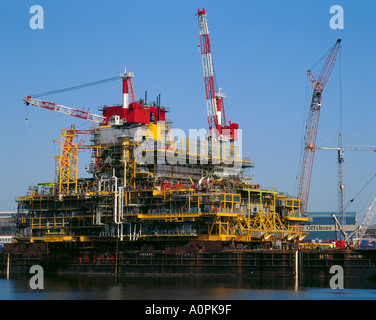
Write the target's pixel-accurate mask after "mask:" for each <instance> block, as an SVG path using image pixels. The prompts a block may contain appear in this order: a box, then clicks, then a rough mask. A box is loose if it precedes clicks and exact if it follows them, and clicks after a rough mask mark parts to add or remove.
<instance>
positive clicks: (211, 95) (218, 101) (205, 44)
mask: <svg viewBox="0 0 376 320" xmlns="http://www.w3.org/2000/svg"><path fill="white" fill-rule="evenodd" d="M206 14H207V11H206V9H202V10H200V9H198V11H197V14H196V15H197V16H198V24H199V32H200V48H201V55H202V67H203V71H204V82H205V93H206V106H207V113H208V124H209V130H210V131H211V132H212V130H215V129H216V130H217V131H218V135H219V137H222V138H223V137H227V138H230V139H231V140H237V129H238V128H239V125H238V124H237V123H231V122H229V123H227V121H226V115H225V109H224V103H223V98H225V97H226V95H225V94H224V93H222V92H220V91H219V90H218V89H217V86H216V83H215V77H214V64H213V58H212V53H211V46H210V37H209V29H208V23H207V19H206ZM226 130H227V132H226ZM213 138H214V137H213ZM217 138H218V137H217Z"/></svg>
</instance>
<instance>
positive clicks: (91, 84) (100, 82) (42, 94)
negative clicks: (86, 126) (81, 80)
mask: <svg viewBox="0 0 376 320" xmlns="http://www.w3.org/2000/svg"><path fill="white" fill-rule="evenodd" d="M118 79H119V76H116V77H111V78H107V79H103V80H99V81H95V82H89V83H85V84H81V85H78V86H73V87H68V88H64V89H58V90H52V91H47V92H42V93H38V94H32V95H31V96H32V97H33V98H38V97H42V96H49V95H52V94H57V93H63V92H67V91H71V90H77V89H83V88H87V87H91V86H96V85H99V84H103V83H107V82H111V81H114V80H118Z"/></svg>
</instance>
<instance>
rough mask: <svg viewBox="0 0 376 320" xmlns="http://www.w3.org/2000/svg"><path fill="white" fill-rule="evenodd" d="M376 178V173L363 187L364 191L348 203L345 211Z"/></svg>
mask: <svg viewBox="0 0 376 320" xmlns="http://www.w3.org/2000/svg"><path fill="white" fill-rule="evenodd" d="M375 177H376V173H375V174H374V175H373V176H372V178H371V179H369V180H368V182H367V183H366V184H365V185H364V186H363V188H362V189H360V191H359V192H358V193H357V194H356V195H355V196H354V197H353V198H352V199H351V200H350V201H349V202H348V203H347V205H346V207H345V210H346V209H347V208H348V207H349V206H350V205H351V204H352V203H353V202H354V200H355V198H356V197H357V196H358V195H359V194H360V193H361V192H362V191H363V190H364V189H365V188H366V187H367V186H368V185H369V184H370V183H371V181H372V180H373V179H374V178H375Z"/></svg>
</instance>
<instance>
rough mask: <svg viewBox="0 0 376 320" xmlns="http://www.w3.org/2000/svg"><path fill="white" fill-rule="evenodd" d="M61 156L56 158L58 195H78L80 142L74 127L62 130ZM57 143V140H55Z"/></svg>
mask: <svg viewBox="0 0 376 320" xmlns="http://www.w3.org/2000/svg"><path fill="white" fill-rule="evenodd" d="M60 137H61V138H60V139H61V141H57V142H59V143H60V155H59V156H55V184H56V185H57V188H58V189H57V192H58V194H68V193H69V192H70V191H73V192H74V193H77V161H78V142H77V134H76V131H75V128H74V126H72V127H71V128H70V129H62V130H61V135H60ZM55 141H56V140H55Z"/></svg>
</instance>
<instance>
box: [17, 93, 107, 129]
mask: <svg viewBox="0 0 376 320" xmlns="http://www.w3.org/2000/svg"><path fill="white" fill-rule="evenodd" d="M24 103H25V104H26V105H29V104H31V105H33V106H36V107H41V108H45V109H48V110H52V111H57V112H60V113H64V114H66V115H69V116H73V117H77V118H80V119H84V120H89V121H93V122H96V123H105V122H106V121H108V119H107V118H106V117H103V116H100V115H97V114H93V113H90V112H88V111H85V109H83V110H78V109H74V108H70V107H65V106H62V105H60V104H56V103H53V102H48V101H42V100H37V99H33V98H32V97H31V96H28V97H26V98H25V99H24Z"/></svg>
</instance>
